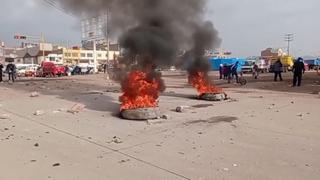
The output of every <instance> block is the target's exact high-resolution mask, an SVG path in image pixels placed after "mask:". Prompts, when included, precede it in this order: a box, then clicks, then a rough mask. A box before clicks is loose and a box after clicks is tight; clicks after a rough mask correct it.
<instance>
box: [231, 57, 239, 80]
mask: <svg viewBox="0 0 320 180" xmlns="http://www.w3.org/2000/svg"><path fill="white" fill-rule="evenodd" d="M238 67H239V61H237V62H236V63H235V64H233V65H232V66H231V75H232V78H234V76H235V77H236V81H237V83H239V76H238Z"/></svg>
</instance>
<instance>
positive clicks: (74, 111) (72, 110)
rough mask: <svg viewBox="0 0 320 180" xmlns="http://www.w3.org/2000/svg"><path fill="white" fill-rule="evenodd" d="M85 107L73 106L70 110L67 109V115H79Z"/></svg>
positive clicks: (80, 105) (81, 105)
mask: <svg viewBox="0 0 320 180" xmlns="http://www.w3.org/2000/svg"><path fill="white" fill-rule="evenodd" d="M85 107H86V106H85V105H84V104H80V103H78V104H75V105H73V106H72V107H71V109H69V110H68V111H67V112H68V113H72V114H77V113H80V112H81V111H83V110H84V108H85Z"/></svg>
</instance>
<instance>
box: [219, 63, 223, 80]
mask: <svg viewBox="0 0 320 180" xmlns="http://www.w3.org/2000/svg"><path fill="white" fill-rule="evenodd" d="M219 75H220V79H222V76H223V64H220V66H219Z"/></svg>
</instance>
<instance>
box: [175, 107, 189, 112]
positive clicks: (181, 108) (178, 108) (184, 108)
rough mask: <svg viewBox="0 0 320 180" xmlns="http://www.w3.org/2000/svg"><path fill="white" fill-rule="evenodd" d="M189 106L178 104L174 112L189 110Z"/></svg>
mask: <svg viewBox="0 0 320 180" xmlns="http://www.w3.org/2000/svg"><path fill="white" fill-rule="evenodd" d="M190 108H191V107H190V106H178V107H177V108H176V112H179V113H184V112H187V110H189V109H190Z"/></svg>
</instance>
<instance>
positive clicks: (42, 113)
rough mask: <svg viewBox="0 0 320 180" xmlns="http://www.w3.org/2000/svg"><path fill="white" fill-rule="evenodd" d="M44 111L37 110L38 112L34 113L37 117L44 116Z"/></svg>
mask: <svg viewBox="0 0 320 180" xmlns="http://www.w3.org/2000/svg"><path fill="white" fill-rule="evenodd" d="M44 113H45V112H44V111H42V110H37V111H36V112H34V113H33V115H35V116H42V115H44Z"/></svg>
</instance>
